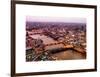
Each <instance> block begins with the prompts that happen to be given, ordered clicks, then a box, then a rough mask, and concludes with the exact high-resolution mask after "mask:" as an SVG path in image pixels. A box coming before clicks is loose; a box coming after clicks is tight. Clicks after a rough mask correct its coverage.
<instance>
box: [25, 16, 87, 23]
mask: <svg viewBox="0 0 100 77" xmlns="http://www.w3.org/2000/svg"><path fill="white" fill-rule="evenodd" d="M26 21H31V22H32V21H34V22H72V23H86V18H75V17H73V18H72V17H67V18H64V17H42V16H41V17H40V16H39V17H36V16H26Z"/></svg>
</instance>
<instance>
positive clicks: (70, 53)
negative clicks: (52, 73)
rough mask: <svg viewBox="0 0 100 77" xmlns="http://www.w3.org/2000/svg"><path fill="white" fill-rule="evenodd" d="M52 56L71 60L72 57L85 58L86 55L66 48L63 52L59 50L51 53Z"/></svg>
mask: <svg viewBox="0 0 100 77" xmlns="http://www.w3.org/2000/svg"><path fill="white" fill-rule="evenodd" d="M52 57H55V58H56V59H57V60H71V59H72V60H73V59H85V58H86V55H85V54H82V53H79V52H76V51H73V50H66V51H63V52H59V53H56V54H53V55H52Z"/></svg>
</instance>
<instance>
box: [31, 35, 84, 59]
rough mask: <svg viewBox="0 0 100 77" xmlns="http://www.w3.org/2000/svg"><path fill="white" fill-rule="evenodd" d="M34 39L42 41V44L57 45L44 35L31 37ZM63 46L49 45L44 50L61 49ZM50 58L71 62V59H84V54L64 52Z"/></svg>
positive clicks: (72, 51)
mask: <svg viewBox="0 0 100 77" xmlns="http://www.w3.org/2000/svg"><path fill="white" fill-rule="evenodd" d="M31 37H32V38H34V39H42V40H43V43H44V44H50V43H57V41H55V40H53V39H52V38H50V37H48V36H45V35H39V34H37V35H31ZM63 46H64V45H63V44H57V45H51V46H46V47H45V50H51V49H55V48H63ZM51 57H52V58H55V59H56V60H71V59H85V58H86V54H82V53H80V52H76V51H74V50H66V51H62V52H58V53H55V54H52V55H51Z"/></svg>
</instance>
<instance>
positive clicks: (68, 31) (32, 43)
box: [26, 22, 86, 62]
mask: <svg viewBox="0 0 100 77" xmlns="http://www.w3.org/2000/svg"><path fill="white" fill-rule="evenodd" d="M71 59H72V60H73V59H86V23H65V22H26V61H27V62H28V61H48V60H71Z"/></svg>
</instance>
